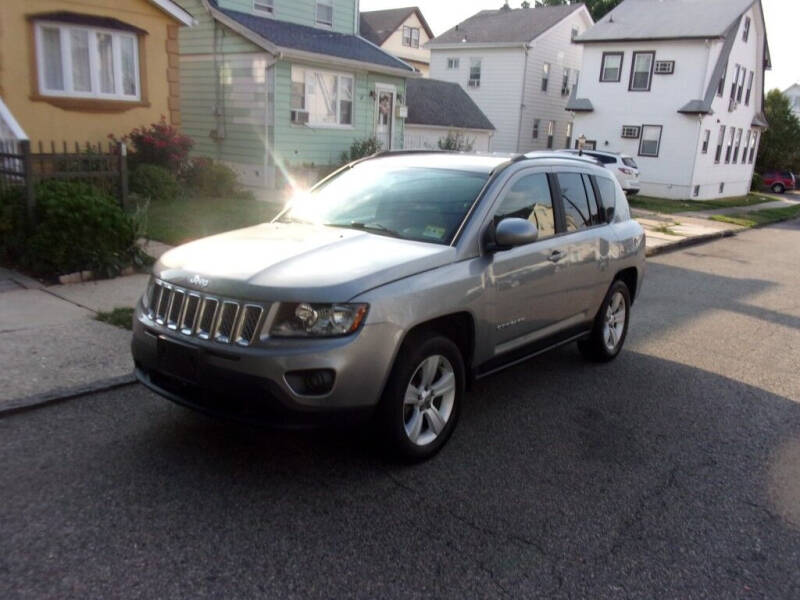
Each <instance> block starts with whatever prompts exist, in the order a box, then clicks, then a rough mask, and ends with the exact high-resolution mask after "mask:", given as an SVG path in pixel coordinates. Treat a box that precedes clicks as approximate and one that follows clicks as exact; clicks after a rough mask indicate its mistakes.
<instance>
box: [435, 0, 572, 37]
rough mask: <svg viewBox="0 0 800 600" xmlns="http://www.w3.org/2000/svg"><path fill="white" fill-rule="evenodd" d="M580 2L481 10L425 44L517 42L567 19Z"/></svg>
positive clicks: (539, 33) (541, 32)
mask: <svg viewBox="0 0 800 600" xmlns="http://www.w3.org/2000/svg"><path fill="white" fill-rule="evenodd" d="M582 7H583V4H564V5H559V6H537V7H536V8H516V9H509V8H501V9H499V10H482V11H481V12H479V13H477V14H475V15H472V16H471V17H470V18H469V19H467V20H466V21H462V22H461V23H459V24H458V25H456V26H455V27H453V28H452V29H449V30H447V31H445V32H444V33H443V34H442V35H440V36H439V37H437V38H434V39H433V40H431V41H430V42H428V44H429V45H430V46H437V45H442V44H460V43H468V44H478V43H488V44H492V43H520V44H524V43H526V42H530V41H531V40H533V39H535V38H537V37H539V36H540V35H541V34H543V33H544V32H545V31H547V30H548V29H550V28H551V27H552V26H553V25H555V24H556V23H558V22H559V21H561V20H562V19H564V18H566V17H567V16H569V15H570V14H572V13H573V12H575V11H576V10H579V9H581V8H582Z"/></svg>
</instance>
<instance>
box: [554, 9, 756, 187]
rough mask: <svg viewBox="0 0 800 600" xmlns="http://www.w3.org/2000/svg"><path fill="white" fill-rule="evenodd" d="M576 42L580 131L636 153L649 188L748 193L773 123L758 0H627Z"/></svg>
mask: <svg viewBox="0 0 800 600" xmlns="http://www.w3.org/2000/svg"><path fill="white" fill-rule="evenodd" d="M575 41H576V42H577V43H579V44H581V45H583V47H584V52H583V68H582V71H583V76H582V77H581V80H580V83H579V84H578V85H577V86H576V88H575V89H574V90H573V93H572V96H571V97H570V100H569V103H568V105H567V109H568V110H570V111H572V112H574V114H575V130H574V135H575V136H576V138H577V137H580V136H583V137H585V138H586V140H587V144H588V145H589V146H596V147H597V148H598V149H603V150H611V151H619V152H624V153H627V154H631V155H633V156H636V160H637V162H638V164H639V170H640V178H641V185H642V190H641V191H642V193H643V194H647V195H653V196H659V197H663V198H676V199H685V198H699V199H711V198H720V197H724V196H737V195H743V194H746V193H747V192H748V191H749V189H750V182H751V179H752V175H753V164H754V162H755V157H756V153H757V151H758V143H759V141H760V138H761V133H762V131H763V130H764V129H765V128H766V127H767V121H766V119H765V117H764V113H763V109H764V71H765V69H768V68H770V57H769V47H768V46H767V38H766V27H765V25H764V14H763V10H762V7H761V1H760V0H703V1H702V2H698V1H697V0H625V2H623V3H622V4H620V5H619V6H617V8H615V9H614V10H612V11H611V12H610V13H609V14H608V15H606V16H605V17H603V18H602V19H601V20H600V21H598V22H597V23H596V24H595V25H594V27H592V28H591V29H590V30H589V31H587V32H586V33H584V34H582V35H580V36H578V37H577V38H576V40H575Z"/></svg>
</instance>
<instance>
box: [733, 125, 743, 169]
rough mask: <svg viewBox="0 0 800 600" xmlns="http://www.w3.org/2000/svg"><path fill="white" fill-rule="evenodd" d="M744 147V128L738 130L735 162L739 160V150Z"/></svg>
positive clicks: (734, 154)
mask: <svg viewBox="0 0 800 600" xmlns="http://www.w3.org/2000/svg"><path fill="white" fill-rule="evenodd" d="M741 149H742V129H741V128H739V129H737V130H736V147H735V148H734V149H733V164H736V163H737V162H739V150H741Z"/></svg>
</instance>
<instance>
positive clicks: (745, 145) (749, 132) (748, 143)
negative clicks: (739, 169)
mask: <svg viewBox="0 0 800 600" xmlns="http://www.w3.org/2000/svg"><path fill="white" fill-rule="evenodd" d="M752 133H753V130H752V129H748V130H747V138H746V139H745V142H744V151H743V152H742V164H745V163H746V162H747V151H748V149H749V148H750V136H751V135H752Z"/></svg>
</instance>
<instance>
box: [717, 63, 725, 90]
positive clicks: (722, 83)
mask: <svg viewBox="0 0 800 600" xmlns="http://www.w3.org/2000/svg"><path fill="white" fill-rule="evenodd" d="M727 73H728V63H725V66H724V67H723V68H722V75H721V76H720V78H719V85H717V96H719V97H722V94H724V93H725V77H726V75H727Z"/></svg>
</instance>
